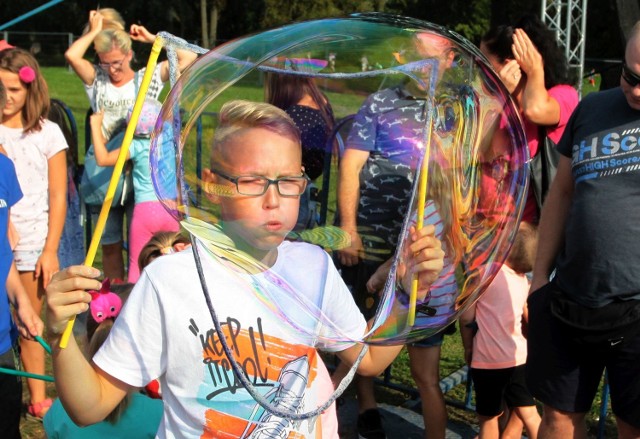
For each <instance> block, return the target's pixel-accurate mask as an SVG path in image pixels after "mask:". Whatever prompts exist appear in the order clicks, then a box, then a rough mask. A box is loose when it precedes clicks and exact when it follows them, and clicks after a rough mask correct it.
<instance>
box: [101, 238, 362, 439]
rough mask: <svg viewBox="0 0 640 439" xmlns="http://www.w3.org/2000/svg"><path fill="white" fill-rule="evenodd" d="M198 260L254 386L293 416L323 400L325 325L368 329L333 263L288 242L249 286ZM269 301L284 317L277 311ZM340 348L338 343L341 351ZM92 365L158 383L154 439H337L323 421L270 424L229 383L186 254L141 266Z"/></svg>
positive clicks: (356, 332) (353, 334)
mask: <svg viewBox="0 0 640 439" xmlns="http://www.w3.org/2000/svg"><path fill="white" fill-rule="evenodd" d="M199 254H200V255H201V260H202V265H203V272H204V273H205V278H206V282H207V286H208V289H209V293H210V295H211V302H212V304H213V307H214V309H215V312H216V315H217V317H218V319H219V321H220V324H221V326H222V328H223V331H224V332H225V334H226V335H227V340H228V342H229V345H230V346H231V349H232V350H233V354H234V356H235V358H236V359H237V360H238V362H239V363H240V364H241V366H242V367H243V369H244V370H245V376H247V377H248V378H249V380H250V381H251V382H252V383H253V384H254V385H255V387H256V389H257V390H258V391H259V392H261V393H262V394H263V395H265V396H266V397H268V398H269V399H270V400H272V402H273V404H276V405H279V406H281V407H287V408H288V409H289V410H296V411H297V412H308V411H310V410H312V409H315V408H316V407H318V406H319V405H321V404H322V403H323V402H324V401H326V397H327V394H328V393H329V392H327V387H328V386H330V383H329V382H327V381H328V380H327V377H328V375H327V374H326V370H325V369H324V365H323V364H322V362H321V361H319V359H318V356H317V352H316V348H325V349H326V348H331V346H329V345H330V343H322V342H321V341H320V340H319V338H318V335H319V334H320V333H327V332H329V331H330V329H328V328H327V327H326V326H329V325H326V322H328V321H329V320H330V321H331V322H333V324H335V325H336V327H338V328H341V330H342V331H343V334H344V336H346V337H350V338H351V339H360V338H361V337H362V336H363V334H364V332H365V330H366V322H365V320H364V318H363V316H362V315H361V314H360V312H359V311H358V308H357V307H356V305H355V303H354V301H353V298H352V295H351V293H350V292H349V290H348V289H347V287H346V285H344V283H343V282H342V279H341V278H340V276H339V274H338V272H337V270H336V269H335V267H334V265H333V263H332V261H331V259H330V258H329V256H328V255H327V254H326V253H325V252H324V251H323V250H322V249H320V248H319V247H316V246H313V245H309V244H304V243H290V242H284V243H283V244H282V245H281V246H280V247H279V248H278V257H277V261H276V263H275V264H274V266H273V267H272V269H271V270H270V271H269V273H264V274H260V275H257V276H256V277H255V278H254V279H250V278H249V276H247V275H240V274H238V273H236V272H234V271H232V270H231V269H229V268H225V267H224V266H223V265H222V263H221V262H219V261H217V260H214V259H213V258H212V257H211V256H209V255H207V254H205V251H200V252H199ZM282 279H286V281H287V283H288V285H289V286H291V288H292V289H293V290H294V291H298V292H300V294H301V295H302V296H304V297H305V298H306V300H308V301H310V302H312V303H316V304H318V306H319V308H321V309H322V312H323V315H324V316H325V317H324V318H323V319H325V320H324V322H325V324H318V318H317V316H315V315H313V313H309V314H307V313H305V312H304V311H303V309H304V305H302V304H301V303H295V302H296V301H295V299H292V298H291V294H290V293H284V295H283V292H285V291H286V287H284V286H282ZM268 280H270V282H269V281H268ZM252 282H253V284H254V286H255V290H254V289H252V288H251V287H250V285H251V283H252ZM278 295H280V296H279V297H276V296H278ZM274 302H275V303H277V304H278V306H277V307H275V308H277V309H278V310H281V311H278V310H275V311H274V310H273V308H274V306H273V305H274ZM291 320H293V321H295V325H297V326H298V327H297V328H294V327H293V326H292V324H291ZM286 321H289V322H288V323H285V322H286ZM303 328H304V329H303ZM309 333H310V334H309ZM307 334H309V335H307ZM334 347H335V346H334ZM344 348H345V344H344V343H343V344H341V345H339V347H337V349H344ZM94 361H95V363H96V364H97V365H98V366H99V367H100V368H101V369H103V370H104V371H105V372H107V373H108V374H109V375H112V376H114V377H116V378H118V379H119V380H121V381H124V382H126V383H128V384H130V385H132V386H136V387H140V386H143V385H145V384H146V383H148V382H149V381H151V380H152V379H155V378H158V379H159V380H160V383H161V386H162V389H163V399H164V402H165V412H164V417H163V421H162V424H161V426H160V429H159V431H158V437H160V438H164V437H189V438H199V437H201V436H203V435H204V436H207V435H210V436H211V437H229V438H231V437H250V436H252V435H253V437H273V430H271V433H265V432H264V431H262V434H263V435H265V434H268V435H267V436H260V435H259V434H258V433H259V428H258V427H263V428H282V429H283V430H284V432H285V433H284V434H285V436H283V437H287V435H288V434H289V432H292V433H293V432H295V433H297V434H298V436H295V437H299V438H315V437H324V438H337V437H338V436H337V428H335V422H334V428H333V429H331V430H327V431H325V427H327V425H326V424H328V423H323V422H322V421H321V419H311V420H305V421H297V422H291V421H288V420H286V419H281V418H274V417H273V416H272V415H270V413H269V412H266V411H265V410H264V409H262V408H261V407H260V406H259V405H258V404H257V403H256V402H255V401H254V400H253V398H252V397H251V396H250V395H249V394H248V392H247V391H246V390H245V389H244V388H243V386H242V385H241V384H240V383H239V382H238V381H237V380H236V379H235V378H234V374H233V372H232V371H231V369H230V365H229V364H228V360H227V358H226V356H225V355H224V352H223V349H222V346H221V343H220V341H219V339H218V336H217V335H216V332H215V330H214V327H213V322H212V318H211V315H210V313H209V310H208V308H207V306H206V302H205V299H204V296H203V293H202V286H201V284H200V282H199V280H198V274H197V271H196V267H195V262H194V258H193V254H192V250H185V251H183V252H180V253H177V254H174V255H169V256H164V257H162V258H158V259H157V260H156V261H154V262H153V263H152V264H151V265H150V266H148V267H147V268H146V269H145V271H144V273H143V274H142V276H141V278H140V280H139V281H138V283H137V284H136V286H135V288H134V290H133V292H132V293H131V296H130V297H129V299H128V301H127V303H126V305H125V307H124V308H123V310H122V312H121V315H120V317H118V319H117V320H116V323H115V326H114V327H113V329H112V331H111V334H110V336H109V338H108V339H107V341H106V343H105V344H104V345H103V347H102V349H101V350H100V351H99V352H98V353H97V354H96V356H95V357H94ZM332 416H334V417H335V413H333V414H332ZM267 431H269V430H267ZM217 432H226V433H228V435H224V436H223V435H220V434H219V433H217Z"/></svg>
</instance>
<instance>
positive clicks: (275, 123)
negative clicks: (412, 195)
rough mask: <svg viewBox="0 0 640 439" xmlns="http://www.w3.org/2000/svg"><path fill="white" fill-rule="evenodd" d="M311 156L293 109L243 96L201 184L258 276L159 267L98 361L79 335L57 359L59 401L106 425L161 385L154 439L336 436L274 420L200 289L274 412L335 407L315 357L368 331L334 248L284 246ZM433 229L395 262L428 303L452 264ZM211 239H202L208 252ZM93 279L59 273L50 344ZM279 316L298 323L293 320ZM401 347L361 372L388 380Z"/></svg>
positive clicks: (376, 349) (374, 356)
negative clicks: (132, 399)
mask: <svg viewBox="0 0 640 439" xmlns="http://www.w3.org/2000/svg"><path fill="white" fill-rule="evenodd" d="M301 157H302V153H301V147H300V137H299V132H298V129H297V128H296V126H295V124H294V122H293V121H292V120H291V119H290V118H289V117H288V116H287V115H286V113H285V112H284V111H282V110H280V109H278V108H276V107H274V106H271V105H269V104H263V103H252V102H247V101H231V102H228V103H226V104H225V105H224V106H223V107H222V109H221V112H220V125H219V126H218V128H217V129H216V132H215V135H214V142H213V146H212V153H211V169H209V170H206V171H205V172H204V173H203V181H204V184H203V190H204V192H205V193H206V194H207V195H206V196H207V197H208V199H209V200H210V201H211V202H213V203H214V204H216V205H218V206H219V211H220V218H221V221H220V223H219V224H217V225H216V226H214V227H216V228H217V229H218V231H220V232H222V235H220V237H221V238H222V239H223V240H225V241H226V243H227V244H228V245H229V246H230V247H231V248H232V249H233V253H234V254H235V255H241V256H240V257H242V258H243V260H244V261H245V262H247V264H249V265H251V267H252V268H254V269H256V271H257V272H255V273H253V274H252V275H249V274H248V273H246V272H239V271H234V268H233V267H229V266H227V265H226V260H223V259H222V258H220V259H217V258H213V257H212V256H211V255H209V254H208V253H207V252H203V251H202V250H196V249H194V248H193V247H192V249H191V250H188V249H187V250H184V251H182V252H179V253H175V254H172V255H168V256H165V257H163V258H159V259H157V260H156V261H154V262H153V263H152V264H151V265H149V266H148V267H147V268H146V269H145V271H144V272H143V275H142V277H141V278H140V280H139V281H138V283H137V284H136V287H135V288H134V290H133V292H132V293H131V296H130V297H129V300H128V302H127V305H126V306H125V307H124V309H123V310H122V314H121V315H120V317H119V318H118V320H117V321H116V324H115V326H114V328H113V330H112V332H111V334H110V336H109V339H108V340H107V341H106V343H105V345H104V346H103V348H102V349H101V350H100V351H99V353H98V354H97V355H96V356H95V357H94V359H93V361H94V363H93V364H89V363H88V362H87V361H86V360H84V358H83V357H82V354H81V353H80V351H79V349H78V347H77V344H76V343H75V340H71V341H70V343H69V346H67V348H66V349H64V350H59V349H58V350H57V351H56V352H55V353H54V370H55V378H56V384H57V389H58V394H59V396H60V398H61V399H62V402H63V404H64V406H65V408H66V410H67V412H68V413H69V414H70V415H71V417H72V418H73V419H74V420H76V421H77V422H78V423H80V424H90V423H94V422H97V421H99V420H101V419H102V418H103V417H104V416H106V415H107V414H108V413H109V412H110V411H111V410H112V408H113V407H114V406H115V405H116V404H117V403H118V402H119V401H120V400H121V399H122V397H123V396H124V395H125V394H126V392H127V391H128V390H129V389H130V388H131V387H132V386H134V387H135V386H143V385H144V384H146V383H147V382H148V381H150V380H151V379H155V378H159V380H160V382H161V386H162V389H163V399H164V401H165V414H164V419H163V422H162V425H161V427H160V431H159V432H158V437H167V436H180V437H182V436H185V437H202V436H203V435H205V436H206V435H212V436H214V437H222V436H223V434H220V433H226V434H227V435H224V437H248V436H249V435H251V437H276V436H275V435H276V434H278V437H297V438H312V437H313V438H315V437H327V438H337V437H338V435H337V422H336V421H335V419H334V420H333V421H334V422H333V425H334V428H333V429H329V428H328V425H330V424H331V423H330V422H329V421H326V422H325V420H324V419H323V416H320V417H318V418H311V419H305V420H302V421H299V420H290V419H288V418H286V417H279V416H276V415H275V414H272V413H270V412H264V411H263V410H262V409H261V408H260V407H259V406H258V405H257V403H256V401H255V400H254V399H253V398H252V397H251V396H250V395H249V394H247V392H245V391H244V389H243V388H242V386H241V385H240V383H238V379H237V377H235V376H234V374H233V371H232V370H231V368H230V365H229V362H228V359H227V357H226V356H225V355H224V354H223V352H222V348H221V346H220V343H221V342H220V340H219V339H218V337H217V334H216V332H215V331H214V330H213V328H212V323H211V315H210V314H209V310H208V309H207V307H205V306H202V305H203V304H202V302H203V298H202V290H203V289H206V288H205V285H209V287H210V288H209V293H210V299H211V302H212V303H213V304H214V305H215V312H216V314H217V315H218V318H219V321H220V322H222V325H221V326H222V330H223V332H225V335H226V336H225V338H226V339H227V340H228V341H229V343H230V346H231V347H232V350H233V356H234V357H235V358H236V359H238V362H239V363H240V364H241V365H242V367H243V372H244V375H245V376H246V377H247V378H248V379H249V380H250V381H252V382H253V383H254V384H255V385H256V388H257V389H261V391H262V392H267V391H268V390H269V389H272V391H271V392H268V394H271V395H275V397H274V399H273V404H274V405H276V406H277V407H278V408H281V409H286V410H287V411H289V412H293V413H300V412H301V411H305V412H308V411H310V410H313V409H314V408H316V407H319V406H320V405H321V403H323V402H324V401H325V400H326V394H327V393H330V392H331V390H332V387H331V384H330V379H329V376H328V373H327V371H326V369H325V367H324V365H323V364H322V362H321V360H320V359H319V357H318V355H317V352H316V349H325V350H332V351H335V352H336V353H337V355H338V356H339V357H340V358H341V359H342V360H343V361H345V362H347V363H349V364H353V363H354V362H355V360H356V357H357V356H358V355H359V353H360V349H361V346H359V345H358V344H355V343H352V342H348V341H347V340H358V339H362V337H363V335H364V334H365V332H366V331H367V324H366V322H365V319H364V317H363V316H362V315H361V314H360V312H359V311H358V309H357V307H356V305H355V303H354V302H353V299H352V297H351V293H350V292H349V290H348V289H347V287H346V285H344V283H343V282H342V281H341V280H340V276H339V274H338V272H337V270H336V269H335V267H334V266H333V263H332V261H331V259H330V258H329V256H328V255H327V254H326V253H325V252H324V250H322V249H321V248H319V247H316V246H313V245H310V244H305V243H293V242H289V241H285V237H286V236H287V234H288V233H289V231H291V229H292V228H293V226H294V225H295V223H296V219H297V213H298V203H299V198H300V195H301V194H302V193H303V192H304V189H305V187H306V184H307V180H306V178H305V177H304V176H303V175H302V164H301ZM433 233H434V228H433V227H430V226H427V227H425V228H423V229H422V230H420V231H413V233H412V234H411V236H410V237H409V238H408V239H410V242H411V244H410V245H409V252H410V253H411V254H410V255H409V256H408V257H407V260H406V261H404V263H403V264H401V266H400V267H399V270H400V273H401V274H403V275H404V276H402V282H403V287H404V288H406V289H408V288H409V286H410V282H411V278H412V275H413V274H414V273H415V274H417V275H418V277H419V282H420V288H419V295H420V296H421V297H422V298H423V297H424V296H425V295H426V293H427V290H428V288H429V286H430V284H431V282H433V281H434V280H435V279H436V278H437V277H438V274H439V273H440V270H441V269H442V266H443V256H444V253H443V251H442V249H441V246H440V241H439V240H437V239H436V238H435V237H434V236H433ZM203 244H204V245H206V242H204V241H198V243H197V246H198V248H202V246H203ZM209 244H212V245H220V244H221V243H220V242H219V241H218V240H216V241H213V240H211V241H210V242H209ZM194 251H197V252H198V253H197V254H198V255H201V256H200V258H201V264H202V270H201V273H202V276H203V279H204V281H205V282H204V283H203V284H201V283H200V281H199V280H198V278H197V277H196V266H195V262H194V254H193V252H194ZM97 276H98V272H97V270H94V269H91V268H89V267H80V266H77V267H70V268H69V269H67V270H64V271H63V272H60V273H59V274H57V275H56V276H55V277H54V280H53V281H52V282H51V284H50V287H49V288H48V291H47V297H48V309H49V314H48V326H49V329H50V332H49V333H50V334H53V340H52V344H53V345H55V346H57V345H58V338H59V336H60V334H61V332H62V330H63V329H64V327H65V326H66V323H67V321H68V319H69V318H70V317H71V316H72V315H74V314H76V313H77V312H80V311H82V310H84V309H86V307H87V302H89V300H90V297H89V295H88V294H87V293H85V292H84V291H82V290H86V289H95V288H97V287H98V286H99V282H98V281H97V280H95V278H96V277H97ZM247 284H251V285H259V287H258V290H259V291H262V288H264V289H265V290H268V293H269V294H270V295H271V296H270V297H277V298H278V302H277V303H275V305H278V308H279V310H280V311H281V312H280V313H278V312H274V311H272V310H270V309H269V307H268V305H269V304H268V303H264V302H262V301H261V300H260V297H258V296H260V294H256V293H254V291H253V290H252V289H250V288H247ZM287 285H288V286H289V288H286V286H287ZM292 292H296V294H295V295H296V296H297V298H294V294H293V293H292ZM300 298H302V299H305V300H311V302H312V303H315V304H317V306H319V307H320V311H321V312H322V316H323V318H320V317H319V316H318V315H312V314H305V313H304V311H303V307H301V306H300V302H297V300H298V299H300ZM271 304H272V305H273V304H274V303H273V300H272V303H271ZM396 306H400V305H399V304H396ZM396 309H397V308H396ZM282 313H284V317H286V318H290V319H293V320H295V321H296V322H297V323H298V324H300V325H302V326H296V327H294V326H293V325H291V324H287V323H286V322H283V320H286V318H285V319H283V314H282ZM287 316H288V317H287ZM396 317H397V318H406V314H405V316H404V317H403V315H402V313H400V314H396ZM328 322H331V325H329V324H328ZM333 325H335V326H333ZM300 328H306V329H304V330H300ZM336 328H338V329H339V331H340V335H341V336H340V337H339V340H337V343H333V342H332V340H333V339H331V337H329V339H328V338H327V334H330V333H332V331H336ZM323 336H324V337H323ZM401 348H402V346H370V348H369V350H368V352H367V353H366V354H365V356H364V357H363V360H362V362H361V363H360V366H359V368H358V371H359V372H360V373H362V374H367V375H375V374H377V373H379V372H381V371H382V370H383V369H384V368H385V367H386V366H387V365H388V364H389V363H390V362H391V361H392V360H393V359H394V358H395V357H396V355H397V354H398V353H399V351H400V349H401ZM265 396H266V395H265ZM88 407H90V408H91V409H88ZM333 416H334V417H335V414H334V415H333ZM325 429H326V430H325ZM278 432H279V433H278ZM280 434H282V435H283V436H280Z"/></svg>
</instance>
